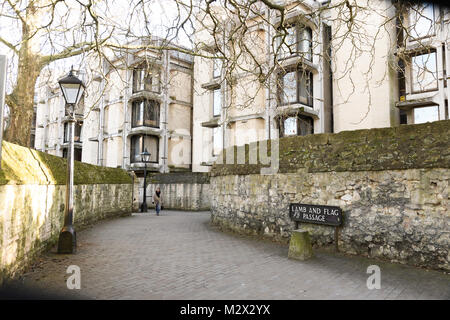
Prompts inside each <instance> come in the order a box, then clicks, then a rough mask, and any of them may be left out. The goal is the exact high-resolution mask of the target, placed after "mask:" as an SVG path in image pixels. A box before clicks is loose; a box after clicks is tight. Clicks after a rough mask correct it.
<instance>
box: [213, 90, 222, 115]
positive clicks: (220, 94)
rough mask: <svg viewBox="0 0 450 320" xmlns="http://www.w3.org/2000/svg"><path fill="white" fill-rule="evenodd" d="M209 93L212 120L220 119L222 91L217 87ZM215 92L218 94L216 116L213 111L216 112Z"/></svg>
mask: <svg viewBox="0 0 450 320" xmlns="http://www.w3.org/2000/svg"><path fill="white" fill-rule="evenodd" d="M211 92H212V115H213V118H216V117H220V115H221V114H222V90H221V88H220V87H218V88H215V89H212V90H211ZM216 92H218V93H219V94H218V95H219V102H218V103H219V104H220V105H219V110H218V113H217V114H216V113H215V111H216V96H215V93H216Z"/></svg>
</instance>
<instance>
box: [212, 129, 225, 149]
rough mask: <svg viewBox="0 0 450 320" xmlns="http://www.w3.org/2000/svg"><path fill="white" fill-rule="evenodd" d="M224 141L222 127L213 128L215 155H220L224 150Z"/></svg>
mask: <svg viewBox="0 0 450 320" xmlns="http://www.w3.org/2000/svg"><path fill="white" fill-rule="evenodd" d="M222 142H223V141H222V127H216V128H213V150H212V155H213V156H217V155H219V153H220V151H222Z"/></svg>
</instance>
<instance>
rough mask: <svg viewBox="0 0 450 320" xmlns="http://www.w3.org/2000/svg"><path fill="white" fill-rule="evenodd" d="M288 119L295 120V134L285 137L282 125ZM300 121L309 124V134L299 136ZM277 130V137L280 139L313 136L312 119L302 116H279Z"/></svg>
mask: <svg viewBox="0 0 450 320" xmlns="http://www.w3.org/2000/svg"><path fill="white" fill-rule="evenodd" d="M290 118H295V119H296V127H297V128H296V129H297V132H296V133H295V134H289V135H286V134H285V126H284V123H285V121H286V120H287V119H290ZM302 121H308V122H310V123H309V125H310V126H311V132H310V133H306V134H299V133H301V125H302ZM278 128H279V136H280V138H283V137H293V136H306V135H310V134H314V119H313V118H312V117H310V116H307V115H302V114H288V115H284V116H280V117H279V118H278Z"/></svg>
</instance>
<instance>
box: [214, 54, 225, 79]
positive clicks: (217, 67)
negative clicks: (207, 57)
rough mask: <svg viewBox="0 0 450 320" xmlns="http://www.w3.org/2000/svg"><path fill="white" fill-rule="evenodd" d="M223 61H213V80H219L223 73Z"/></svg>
mask: <svg viewBox="0 0 450 320" xmlns="http://www.w3.org/2000/svg"><path fill="white" fill-rule="evenodd" d="M222 64H223V61H222V59H214V60H213V78H214V79H216V78H219V77H220V74H221V72H222Z"/></svg>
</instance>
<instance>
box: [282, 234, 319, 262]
mask: <svg viewBox="0 0 450 320" xmlns="http://www.w3.org/2000/svg"><path fill="white" fill-rule="evenodd" d="M313 255H314V254H313V251H312V245H311V240H310V238H309V233H308V231H306V230H303V229H298V230H293V231H292V234H291V241H290V242H289V253H288V257H289V258H290V259H297V260H302V261H303V260H307V259H309V258H311V257H312V256H313Z"/></svg>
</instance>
